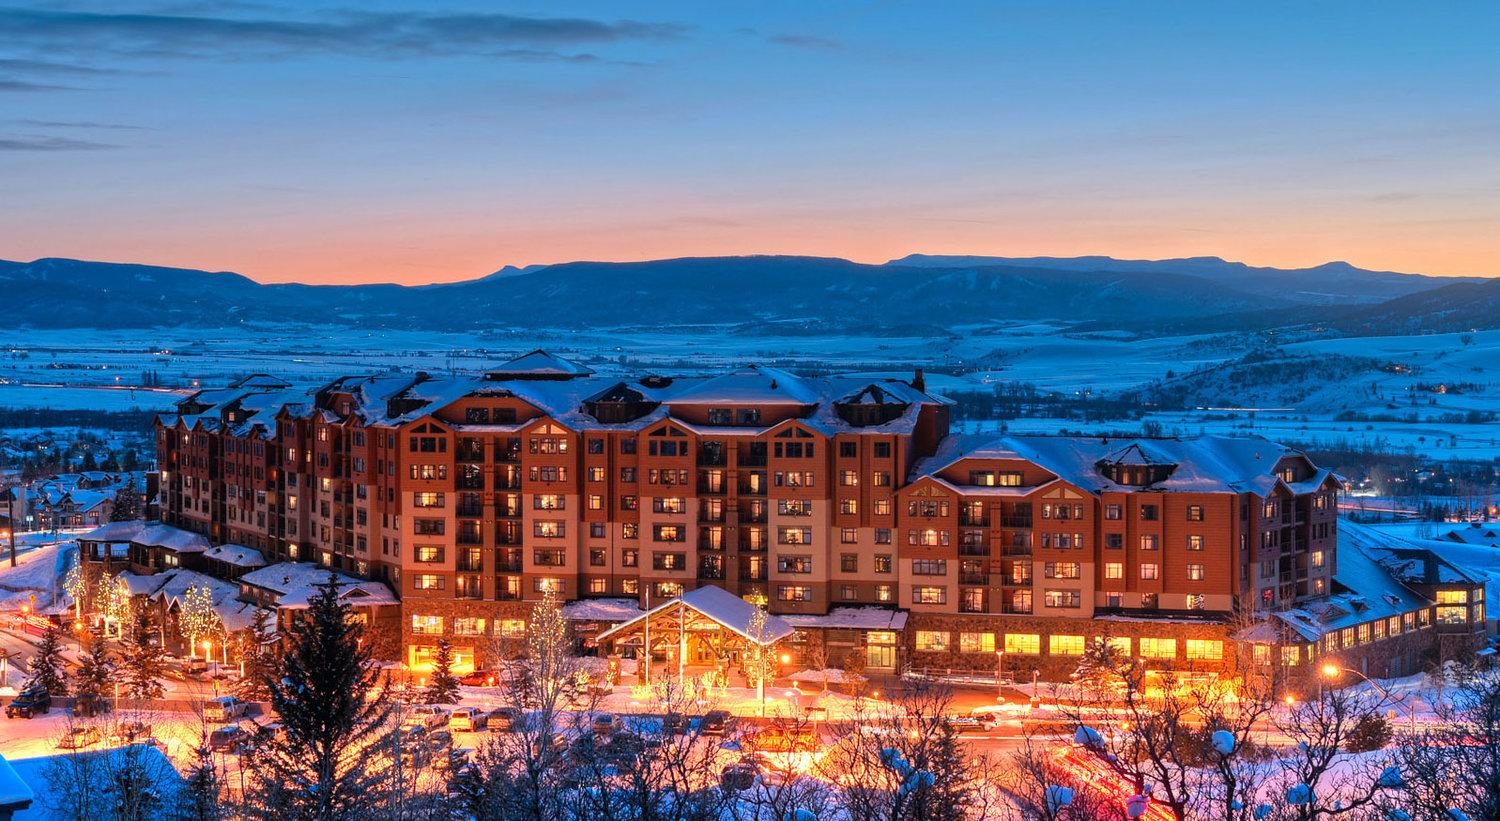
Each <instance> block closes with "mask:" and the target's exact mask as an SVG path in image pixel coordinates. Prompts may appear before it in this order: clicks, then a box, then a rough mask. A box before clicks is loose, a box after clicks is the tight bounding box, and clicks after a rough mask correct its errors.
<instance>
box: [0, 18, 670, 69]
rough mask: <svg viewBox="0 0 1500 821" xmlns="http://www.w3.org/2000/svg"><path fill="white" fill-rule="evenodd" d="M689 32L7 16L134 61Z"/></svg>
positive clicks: (49, 41) (55, 39)
mask: <svg viewBox="0 0 1500 821" xmlns="http://www.w3.org/2000/svg"><path fill="white" fill-rule="evenodd" d="M687 31H688V30H687V28H686V27H684V26H680V25H677V24H673V23H653V22H641V21H636V20H619V21H613V22H610V21H603V20H591V19H586V18H577V17H524V16H519V15H511V14H430V13H420V12H412V13H405V14H388V13H383V14H371V13H364V12H347V13H343V14H338V15H334V16H328V17H323V18H318V19H310V20H309V19H293V18H287V17H271V16H261V17H225V16H217V17H215V16H194V15H172V14H105V13H94V12H78V11H51V10H40V9H14V8H12V9H0V38H5V39H8V40H10V41H11V42H12V43H17V44H20V45H22V46H23V47H28V48H32V49H38V50H45V51H46V52H47V53H56V52H59V51H61V52H69V53H99V52H102V53H108V54H114V55H122V56H133V57H143V56H155V57H161V56H169V57H179V58H201V59H239V60H243V59H275V58H288V57H296V56H308V55H319V54H353V55H361V56H368V57H377V58H385V59H402V58H412V57H441V56H464V55H481V56H482V55H485V54H489V53H492V52H493V51H494V50H495V49H497V48H501V49H520V50H522V51H525V50H536V51H538V52H545V51H552V50H557V49H559V48H565V47H567V46H579V45H599V44H611V43H619V42H625V41H642V40H648V41H650V40H655V41H659V40H671V39H678V38H681V37H683V36H685V35H686V33H687ZM564 56H566V55H564Z"/></svg>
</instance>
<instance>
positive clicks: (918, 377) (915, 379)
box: [911, 368, 927, 393]
mask: <svg viewBox="0 0 1500 821" xmlns="http://www.w3.org/2000/svg"><path fill="white" fill-rule="evenodd" d="M911 386H912V387H913V388H916V389H917V390H919V391H922V392H923V393H926V392H927V379H926V377H924V376H922V369H921V368H917V372H916V373H914V374H912V377H911Z"/></svg>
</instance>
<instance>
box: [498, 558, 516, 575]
mask: <svg viewBox="0 0 1500 821" xmlns="http://www.w3.org/2000/svg"><path fill="white" fill-rule="evenodd" d="M495 571H496V572H498V573H520V572H521V560H520V559H503V558H502V559H497V560H496V561H495Z"/></svg>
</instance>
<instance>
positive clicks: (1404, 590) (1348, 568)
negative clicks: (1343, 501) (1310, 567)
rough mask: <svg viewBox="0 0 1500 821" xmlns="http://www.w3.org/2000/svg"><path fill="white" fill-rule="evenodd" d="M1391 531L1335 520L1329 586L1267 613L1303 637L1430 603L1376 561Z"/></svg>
mask: <svg viewBox="0 0 1500 821" xmlns="http://www.w3.org/2000/svg"><path fill="white" fill-rule="evenodd" d="M1392 541H1393V540H1392V537H1390V536H1389V534H1384V533H1381V532H1379V531H1375V530H1371V529H1370V528H1367V527H1364V526H1362V525H1357V524H1353V523H1350V522H1340V523H1339V532H1338V558H1337V565H1336V566H1335V570H1334V575H1333V585H1334V592H1333V593H1332V594H1331V595H1329V596H1327V597H1326V598H1323V599H1320V600H1317V601H1313V602H1310V603H1307V604H1304V605H1303V606H1302V607H1298V608H1293V609H1290V610H1282V611H1278V612H1276V613H1274V614H1272V617H1273V618H1275V619H1276V620H1278V621H1280V622H1281V623H1282V624H1284V625H1286V626H1287V627H1290V628H1291V629H1292V630H1294V631H1295V632H1296V633H1297V634H1298V635H1300V636H1301V637H1302V638H1303V639H1305V640H1307V641H1317V640H1319V639H1321V638H1322V637H1323V635H1324V634H1326V633H1331V632H1334V631H1336V630H1342V629H1343V628H1345V627H1353V626H1354V625H1357V624H1364V623H1366V622H1372V621H1375V620H1377V619H1385V618H1390V617H1391V616H1400V615H1402V614H1403V613H1409V612H1412V611H1414V610H1419V609H1421V608H1423V607H1426V606H1428V605H1430V604H1431V602H1430V601H1429V600H1428V599H1426V598H1425V597H1423V596H1421V595H1418V594H1417V593H1416V592H1415V591H1413V590H1412V589H1411V588H1409V587H1407V586H1406V585H1405V584H1403V583H1402V582H1401V581H1400V580H1399V579H1398V578H1397V577H1395V576H1393V575H1392V574H1391V572H1390V571H1389V570H1388V569H1387V568H1386V567H1385V566H1384V564H1383V562H1382V561H1381V558H1382V556H1383V555H1384V551H1385V550H1386V549H1388V548H1389V547H1390V546H1391V544H1392Z"/></svg>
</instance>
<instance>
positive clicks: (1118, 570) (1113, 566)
mask: <svg viewBox="0 0 1500 821" xmlns="http://www.w3.org/2000/svg"><path fill="white" fill-rule="evenodd" d="M1104 578H1106V579H1123V578H1125V565H1124V564H1123V563H1121V562H1105V563H1104Z"/></svg>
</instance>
